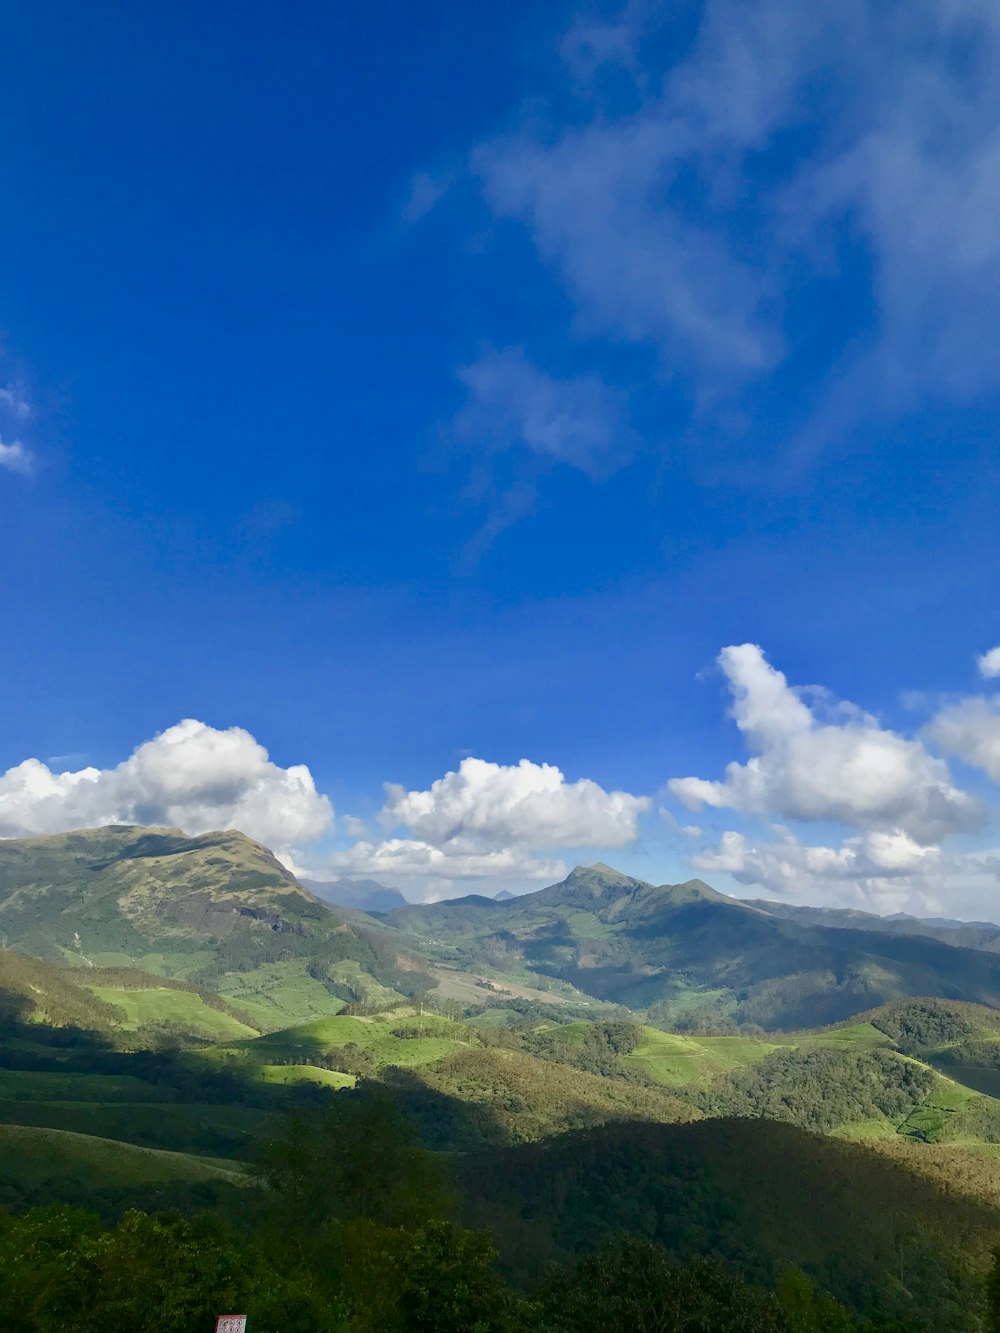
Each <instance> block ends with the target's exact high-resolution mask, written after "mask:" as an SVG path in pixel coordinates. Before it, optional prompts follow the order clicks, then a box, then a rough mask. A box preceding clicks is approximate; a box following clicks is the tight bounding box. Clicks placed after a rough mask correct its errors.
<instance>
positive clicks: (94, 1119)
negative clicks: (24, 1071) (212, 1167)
mask: <svg viewBox="0 0 1000 1333" xmlns="http://www.w3.org/2000/svg"><path fill="white" fill-rule="evenodd" d="M0 1122H8V1123H11V1124H18V1125H22V1126H35V1127H36V1128H40V1129H63V1130H70V1131H72V1132H74V1133H77V1134H87V1135H96V1136H98V1137H100V1138H106V1139H115V1140H119V1141H122V1142H125V1143H132V1144H138V1145H139V1146H141V1147H145V1148H161V1149H166V1150H169V1151H171V1152H192V1153H199V1154H208V1155H211V1156H213V1157H226V1158H230V1157H232V1158H240V1157H243V1156H245V1155H246V1154H247V1152H248V1151H249V1150H250V1149H251V1148H252V1146H253V1143H254V1142H255V1140H257V1139H258V1138H260V1136H261V1135H262V1134H264V1133H265V1132H266V1130H267V1128H268V1126H269V1125H270V1123H271V1116H270V1114H269V1113H268V1112H267V1111H259V1110H256V1109H254V1108H252V1107H247V1106H214V1105H212V1106H210V1105H200V1104H199V1105H181V1104H176V1103H172V1102H170V1103H166V1104H157V1103H155V1102H140V1103H131V1104H130V1103H128V1102H77V1101H65V1102H55V1101H53V1102H37V1101H31V1102H26V1101H19V1102H14V1101H0Z"/></svg>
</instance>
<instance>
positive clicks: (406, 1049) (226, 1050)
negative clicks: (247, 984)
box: [198, 1009, 474, 1069]
mask: <svg viewBox="0 0 1000 1333" xmlns="http://www.w3.org/2000/svg"><path fill="white" fill-rule="evenodd" d="M393 1029H406V1030H408V1031H412V1032H419V1033H421V1034H426V1035H417V1036H407V1037H398V1036H394V1035H393ZM473 1040H474V1037H473V1036H472V1034H471V1033H470V1032H468V1031H467V1030H466V1029H465V1028H464V1027H463V1025H462V1024H461V1023H456V1022H454V1021H452V1020H451V1019H448V1018H441V1017H439V1016H438V1015H436V1014H425V1015H423V1017H417V1016H416V1015H414V1014H413V1013H412V1011H408V1010H405V1009H401V1010H395V1011H393V1012H391V1013H388V1014H378V1015H376V1016H374V1017H371V1018H357V1017H349V1016H341V1015H334V1016H332V1017H326V1018H316V1019H313V1020H312V1021H311V1022H309V1023H300V1024H297V1025H296V1026H294V1027H290V1028H285V1029H283V1030H281V1031H278V1032H270V1033H267V1034H266V1035H265V1036H263V1037H258V1038H256V1039H255V1040H249V1041H240V1042H230V1043H228V1044H226V1045H225V1046H219V1047H213V1048H209V1049H207V1050H205V1051H201V1052H199V1053H198V1054H199V1055H200V1056H201V1057H202V1058H205V1059H210V1060H214V1061H222V1062H233V1063H235V1064H237V1065H240V1066H244V1067H247V1068H250V1069H253V1068H257V1067H260V1066H268V1065H280V1064H286V1065H300V1066H307V1065H310V1064H311V1063H312V1062H313V1061H315V1060H317V1059H318V1058H320V1057H322V1056H324V1055H325V1054H326V1052H328V1051H330V1050H331V1049H333V1048H340V1047H344V1046H347V1045H350V1044H353V1045H355V1046H358V1047H360V1048H361V1049H362V1050H364V1051H366V1052H367V1053H368V1055H370V1056H371V1058H372V1059H373V1060H374V1061H375V1064H376V1065H377V1066H378V1067H379V1068H384V1067H385V1066H388V1065H393V1066H397V1067H401V1068H412V1067H415V1066H418V1065H424V1064H429V1063H431V1062H433V1061H435V1060H440V1059H442V1058H443V1057H445V1056H447V1055H451V1054H452V1053H454V1052H456V1051H459V1050H461V1049H463V1048H464V1047H465V1046H467V1045H468V1044H469V1043H470V1042H472V1041H473Z"/></svg>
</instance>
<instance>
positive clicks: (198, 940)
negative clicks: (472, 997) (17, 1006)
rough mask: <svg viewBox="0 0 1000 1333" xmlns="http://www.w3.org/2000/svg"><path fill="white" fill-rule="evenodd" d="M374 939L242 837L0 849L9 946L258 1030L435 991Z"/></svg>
mask: <svg viewBox="0 0 1000 1333" xmlns="http://www.w3.org/2000/svg"><path fill="white" fill-rule="evenodd" d="M359 915H360V914H359ZM366 923H367V927H368V929H366ZM379 933H380V932H379V928H378V926H377V925H376V923H375V922H374V921H372V920H371V919H369V918H365V917H364V916H360V924H359V923H358V922H356V921H355V922H351V923H348V922H347V921H345V920H344V918H343V917H342V916H340V915H338V914H337V913H336V912H334V911H333V910H331V909H330V908H329V907H328V906H327V905H326V904H324V903H322V902H320V901H319V899H318V898H317V897H316V896H315V895H314V894H312V893H310V892H309V890H308V889H305V888H303V887H302V885H301V884H299V883H298V881H297V880H296V879H295V877H294V876H293V875H292V874H291V873H290V872H289V871H288V870H286V869H285V867H284V866H282V865H281V864H280V862H279V861H278V860H277V859H276V858H275V857H274V856H273V855H272V854H271V853H270V852H269V851H268V850H267V849H266V848H265V847H262V846H261V845H260V844H259V843H256V842H254V841H252V839H250V838H247V837H246V836H244V834H242V833H238V832H235V831H234V830H229V831H227V832H222V833H205V834H202V835H200V836H199V837H187V836H186V835H185V834H183V833H181V832H180V831H179V830H177V829H155V828H134V827H129V826H111V827H108V828H100V829H84V830H80V831H78V832H75V833H66V834H58V835H55V836H52V837H45V838H25V839H11V840H5V841H0V944H2V945H5V946H8V947H11V948H16V949H17V950H19V951H21V952H23V953H29V954H33V955H34V956H36V957H38V958H41V959H45V960H48V961H51V962H60V963H65V964H69V965H71V966H74V967H82V968H87V969H90V968H95V967H96V968H101V967H104V968H122V967H137V968H140V969H142V970H144V971H146V972H150V973H156V974H159V975H162V976H165V977H174V978H187V979H195V980H197V981H198V982H199V983H202V984H203V985H205V986H208V987H209V988H210V989H213V990H218V991H219V992H220V993H222V994H225V995H228V996H229V997H230V998H231V999H232V1001H233V1003H235V1004H236V1005H237V1006H238V1007H239V1008H240V1009H243V1010H244V1011H245V1012H246V1013H252V1014H253V1015H254V1021H255V1023H257V1024H258V1025H265V1026H272V1027H280V1026H285V1025H287V1024H288V1023H289V1022H294V1021H295V1020H296V1019H298V1018H308V1017H312V1016H314V1015H316V1014H318V1013H332V1012H336V1011H337V1009H339V1008H340V1007H341V1005H342V1004H343V1003H344V1002H345V1001H360V1002H368V1001H370V1000H371V999H376V1000H378V1001H382V1002H385V1001H389V1000H392V999H394V998H395V999H400V998H402V996H403V994H405V993H407V988H408V987H409V986H412V985H414V984H418V983H420V984H427V979H426V978H424V977H423V976H422V974H421V973H420V971H419V967H418V966H417V965H416V964H409V965H408V966H406V967H400V965H399V962H398V959H397V954H398V952H399V951H398V948H396V947H381V946H380V945H379V943H378V941H377V939H376V938H375V936H376V935H377V934H379ZM381 933H384V932H381Z"/></svg>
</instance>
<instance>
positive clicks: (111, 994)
mask: <svg viewBox="0 0 1000 1333" xmlns="http://www.w3.org/2000/svg"><path fill="white" fill-rule="evenodd" d="M87 989H88V990H90V991H92V992H93V993H94V994H95V995H96V996H97V997H98V999H100V1000H104V1001H105V1002H106V1003H107V1004H113V1005H116V1006H117V1007H118V1008H119V1009H121V1010H122V1012H123V1013H124V1015H125V1018H124V1021H123V1022H122V1024H121V1026H122V1027H123V1028H127V1029H133V1030H134V1029H136V1028H139V1027H144V1026H145V1025H146V1024H148V1023H174V1024H177V1025H179V1026H180V1027H182V1028H183V1029H184V1030H185V1031H186V1032H190V1033H192V1034H194V1035H196V1036H201V1037H209V1038H211V1039H213V1040H215V1041H226V1040H232V1039H234V1038H240V1037H253V1036H256V1035H257V1034H256V1031H255V1029H254V1028H252V1027H248V1026H247V1024H246V1023H241V1022H240V1021H239V1019H237V1018H233V1017H232V1015H230V1014H227V1013H223V1012H221V1011H219V1010H218V1009H211V1008H209V1006H208V1005H207V1004H206V1003H205V1001H204V1000H202V999H201V997H200V996H199V995H196V994H194V993H193V992H191V991H179V990H164V989H161V988H160V987H153V986H151V987H149V988H148V989H146V990H132V989H125V988H124V987H116V986H88V987H87Z"/></svg>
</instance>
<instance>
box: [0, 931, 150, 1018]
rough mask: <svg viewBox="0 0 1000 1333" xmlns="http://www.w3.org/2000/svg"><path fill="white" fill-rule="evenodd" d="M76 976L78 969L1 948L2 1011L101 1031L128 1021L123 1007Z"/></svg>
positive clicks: (0, 987) (12, 1015) (2, 1013)
mask: <svg viewBox="0 0 1000 1333" xmlns="http://www.w3.org/2000/svg"><path fill="white" fill-rule="evenodd" d="M87 975H88V976H89V975H90V974H89V971H88V973H87ZM76 976H77V972H76V970H75V969H71V968H65V967H54V966H53V965H52V964H51V963H43V962H40V961H39V960H38V959H37V958H29V957H28V956H27V955H26V954H22V953H18V952H17V951H16V950H15V949H0V1015H6V1016H7V1017H8V1018H10V1017H13V1018H16V1019H21V1018H31V1017H35V1018H41V1019H44V1021H45V1022H46V1023H50V1024H52V1025H54V1026H56V1027H78V1028H93V1029H96V1030H98V1031H107V1030H108V1029H110V1028H113V1027H115V1026H116V1025H117V1024H119V1023H121V1022H123V1021H124V1019H125V1014H124V1012H123V1010H121V1009H119V1008H118V1007H117V1006H116V1005H113V1004H108V1003H107V1002H106V1001H104V1000H101V999H98V997H97V996H96V995H94V994H93V993H92V992H91V991H89V990H87V989H86V988H85V987H84V986H80V985H77V984H76V982H75V980H74V979H75V978H76Z"/></svg>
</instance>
